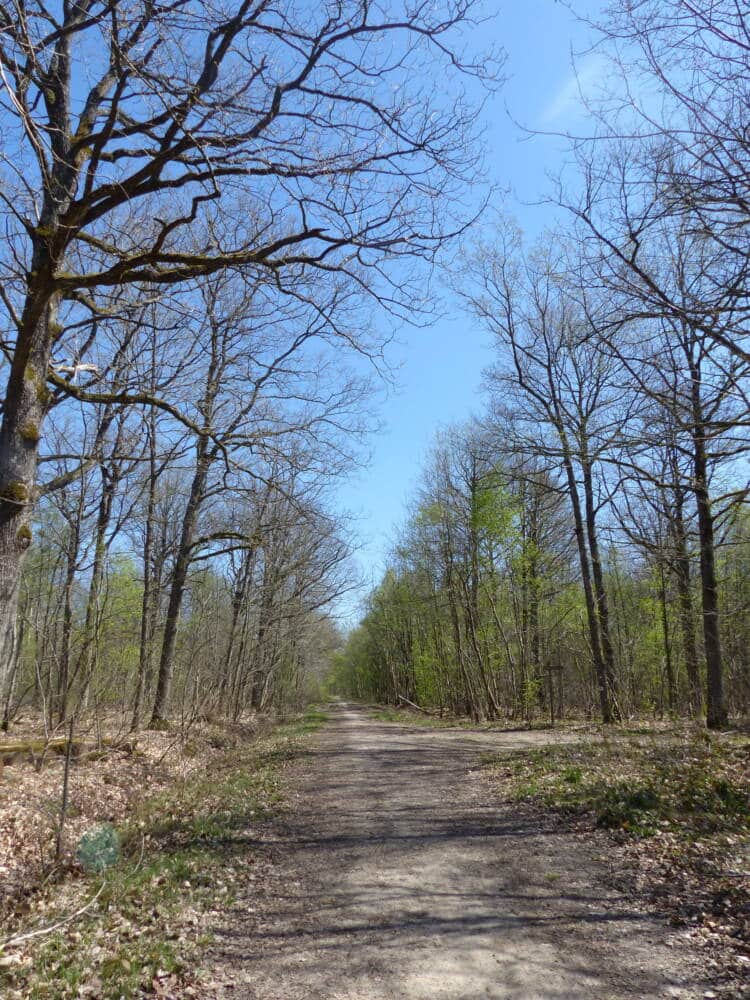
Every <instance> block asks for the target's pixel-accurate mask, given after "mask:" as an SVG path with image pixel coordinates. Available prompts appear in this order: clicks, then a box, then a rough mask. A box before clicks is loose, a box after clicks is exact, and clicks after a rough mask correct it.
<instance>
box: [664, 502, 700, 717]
mask: <svg viewBox="0 0 750 1000" xmlns="http://www.w3.org/2000/svg"><path fill="white" fill-rule="evenodd" d="M670 520H671V528H672V538H673V545H674V550H675V563H674V576H675V583H676V585H677V606H678V610H679V617H680V632H681V633H682V647H683V655H684V657H685V670H686V672H687V678H688V688H689V691H688V699H689V710H690V714H691V715H698V714H699V713H700V711H701V707H702V704H703V685H702V683H701V674H700V667H699V664H698V649H697V645H696V637H695V612H694V609H693V591H692V581H691V572H690V554H689V552H688V547H687V531H686V529H685V520H684V515H683V499H682V496H681V495H680V496H678V497H677V499H676V502H675V506H674V511H673V512H672V515H671V519H670Z"/></svg>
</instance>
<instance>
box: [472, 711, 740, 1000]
mask: <svg viewBox="0 0 750 1000" xmlns="http://www.w3.org/2000/svg"><path fill="white" fill-rule="evenodd" d="M485 762H486V764H487V765H488V767H489V768H490V770H491V773H492V776H493V778H500V779H502V785H501V786H500V787H501V790H502V792H503V794H505V795H507V796H508V797H510V798H511V799H514V800H516V801H521V802H526V803H529V804H532V805H536V806H537V807H543V808H546V809H552V810H554V811H555V812H556V813H557V814H558V815H559V816H561V817H562V818H563V820H564V821H565V822H567V823H568V824H569V825H572V826H574V827H575V828H577V829H579V830H581V831H583V832H584V833H585V832H591V831H592V830H594V829H596V828H598V829H601V830H605V831H607V832H608V834H609V839H610V841H613V842H615V843H616V844H617V845H619V850H616V852H615V854H614V855H613V856H612V869H613V875H614V877H615V879H616V881H617V883H618V885H619V887H620V888H622V889H623V890H624V891H627V892H629V893H633V892H635V893H637V894H638V895H639V896H640V897H641V898H643V899H644V900H647V901H648V902H649V904H650V905H652V906H653V907H655V908H656V909H657V910H658V911H660V912H662V913H664V914H666V915H667V916H668V917H669V919H670V922H671V923H672V924H673V925H674V926H676V927H681V928H683V929H684V930H685V932H686V933H689V934H690V936H691V938H692V939H693V940H694V942H695V943H696V945H699V946H703V947H705V948H706V949H707V950H708V951H707V954H706V958H705V962H706V965H707V967H708V968H710V969H712V970H713V971H714V973H715V975H716V977H717V982H718V983H719V986H718V987H717V988H718V989H720V990H721V992H720V994H717V995H721V996H725V997H730V996H731V997H744V996H750V740H748V739H747V737H745V736H743V735H739V734H729V733H725V734H721V735H708V734H707V733H706V732H704V731H697V730H675V731H674V732H671V733H658V732H648V731H646V732H645V733H642V734H638V735H634V734H629V735H628V734H618V735H615V736H612V737H609V738H608V737H607V736H606V735H605V736H603V737H602V738H601V739H597V740H596V741H594V740H591V741H587V742H585V743H579V744H576V745H560V746H551V747H545V748H544V749H538V750H530V751H514V752H509V753H502V754H496V755H495V754H493V755H492V756H491V757H490V756H488V757H487V758H486V761H485ZM709 952H710V953H709Z"/></svg>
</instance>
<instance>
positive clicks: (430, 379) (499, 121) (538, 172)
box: [339, 0, 604, 620]
mask: <svg viewBox="0 0 750 1000" xmlns="http://www.w3.org/2000/svg"><path fill="white" fill-rule="evenodd" d="M581 6H582V4H581V3H579V4H578V5H577V7H578V9H579V10H580V9H581ZM598 7H599V4H598V3H597V2H596V0H590V3H589V4H588V8H587V9H588V11H589V12H594V11H596V10H597V8H598ZM490 31H491V33H492V35H493V36H494V37H495V39H496V40H497V41H498V42H499V43H500V44H501V45H502V46H503V47H504V49H505V50H506V52H507V64H506V74H507V76H508V81H507V83H506V85H505V86H504V87H503V89H502V92H501V93H500V94H499V96H498V97H497V98H495V99H494V100H493V102H492V103H491V105H490V106H489V107H488V108H487V109H486V113H485V122H484V124H485V128H486V132H487V136H486V141H487V168H488V173H489V175H490V176H489V179H490V181H491V182H493V183H494V184H497V185H498V186H500V187H502V188H503V189H509V193H508V194H507V195H505V196H504V197H503V198H501V199H499V200H498V207H499V208H501V209H502V210H503V211H504V212H505V213H508V214H510V215H512V216H514V217H515V218H516V219H517V220H518V222H519V223H520V225H521V227H522V228H523V229H524V230H525V231H526V232H527V233H529V234H534V233H535V232H538V231H539V230H540V229H541V228H543V227H544V225H545V224H547V223H549V221H550V217H551V210H550V209H549V208H548V207H546V206H544V205H539V204H535V203H538V202H539V201H540V199H542V197H543V195H544V194H545V192H546V191H548V190H549V186H550V185H549V181H548V175H549V174H550V173H552V174H555V173H557V171H558V170H559V168H560V166H561V164H562V162H563V158H564V150H563V143H562V141H561V140H559V139H556V138H551V137H544V136H534V137H532V138H528V137H527V136H526V135H525V134H524V132H523V131H522V130H521V129H519V127H518V126H517V125H516V124H515V122H514V119H515V121H518V122H521V123H522V124H523V125H525V126H527V127H528V128H530V129H532V130H535V129H538V130H540V131H548V132H554V131H561V130H565V129H566V128H570V129H573V128H575V126H576V124H578V123H580V121H581V118H582V112H581V107H580V100H579V93H580V88H583V89H584V91H585V92H589V93H592V94H593V93H595V92H596V87H597V84H598V82H599V81H600V80H601V77H602V74H603V71H604V63H603V60H602V58H601V57H600V56H597V55H596V54H583V55H580V56H577V57H576V59H575V67H576V68H575V71H574V69H573V60H572V57H571V53H572V52H574V53H580V52H582V51H585V49H586V48H587V41H588V34H587V32H586V30H585V29H584V28H583V27H582V26H581V25H580V24H578V23H577V22H576V20H575V18H574V17H573V15H572V14H571V13H570V11H569V10H567V8H566V7H565V6H564V5H563V4H561V3H559V2H557V0H526V2H518V0H513V2H510V0H509V2H507V3H505V4H501V5H499V13H498V15H497V17H496V18H495V19H494V20H493V22H492V23H491V25H486V26H484V28H483V33H484V34H486V33H487V32H490ZM443 296H444V300H445V301H444V307H445V315H444V316H443V317H442V318H441V319H440V320H438V321H437V322H435V323H434V324H433V325H431V326H430V327H428V328H424V329H418V330H414V329H409V328H401V329H399V330H397V331H396V338H397V343H395V344H394V346H393V347H392V349H391V352H390V360H391V362H392V364H394V365H395V366H397V367H398V370H397V372H396V381H397V388H396V389H395V390H391V391H390V392H389V393H388V394H387V396H386V398H385V399H384V401H383V402H382V404H381V407H380V416H381V419H382V421H383V426H382V429H381V430H380V431H379V432H378V433H377V434H376V435H373V437H372V438H371V440H370V448H371V453H372V458H371V461H370V463H369V464H368V466H367V468H366V469H365V470H363V471H362V472H360V473H358V474H355V475H353V476H352V477H351V478H350V479H349V481H348V482H347V483H346V484H344V485H343V486H342V488H341V490H340V492H339V502H340V505H341V506H342V507H343V508H345V509H347V510H350V511H351V512H352V513H354V514H355V516H356V518H357V536H358V538H359V541H360V548H359V551H358V553H357V556H356V560H357V563H358V564H359V567H360V569H361V571H362V573H363V575H364V577H365V579H366V581H367V588H366V589H369V587H370V586H373V585H375V584H376V583H377V582H378V580H379V579H380V577H381V575H382V573H383V570H384V568H385V564H386V558H387V554H388V551H389V548H390V547H391V544H392V541H393V539H394V536H395V533H396V531H397V530H398V527H399V525H400V524H401V523H402V522H403V520H404V517H405V514H406V506H407V502H408V500H409V498H410V496H411V494H412V493H413V490H414V487H415V485H416V482H417V479H418V476H419V472H420V469H421V468H422V466H423V464H424V461H425V459H426V457H427V454H428V452H429V449H430V446H431V443H432V440H433V438H434V435H435V432H436V430H437V429H438V428H440V427H441V426H445V425H447V424H450V423H454V422H457V421H462V420H465V419H467V418H468V417H469V416H471V414H472V413H476V412H478V411H480V410H481V409H482V406H483V400H482V396H481V388H480V385H481V378H482V371H483V369H484V368H485V367H486V366H487V365H488V364H489V363H490V361H491V360H492V346H491V344H490V342H489V338H488V336H487V334H485V333H484V331H482V330H481V329H480V328H479V327H478V326H477V325H476V323H474V322H473V321H472V320H471V319H469V318H468V317H466V316H464V315H462V313H461V311H460V309H459V308H458V307H457V306H456V305H455V304H454V303H453V302H451V299H450V295H449V293H448V290H447V289H443ZM383 322H384V323H387V320H386V319H384V320H383ZM385 329H386V330H387V329H388V328H387V327H386V328H385ZM362 596H364V593H362V594H359V595H354V596H353V597H352V598H351V599H348V600H347V601H346V602H345V603H344V606H343V608H342V612H343V613H344V615H346V616H347V617H349V619H350V620H356V618H357V617H358V614H357V611H358V601H359V600H360V599H361V597H362Z"/></svg>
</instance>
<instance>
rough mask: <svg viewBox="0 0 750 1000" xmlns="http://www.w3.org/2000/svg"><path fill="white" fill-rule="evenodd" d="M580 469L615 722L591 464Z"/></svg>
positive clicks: (612, 657)
mask: <svg viewBox="0 0 750 1000" xmlns="http://www.w3.org/2000/svg"><path fill="white" fill-rule="evenodd" d="M582 468H583V491H584V497H585V503H586V536H587V539H588V544H589V555H590V557H591V574H592V576H593V581H594V594H595V597H596V616H597V619H598V621H599V634H600V636H601V643H602V660H603V667H604V681H605V684H606V685H607V696H608V697H607V701H608V703H609V710H610V713H611V715H612V717H613V718H614V719H619V718H620V711H619V709H618V707H617V688H616V672H615V651H614V649H613V647H612V638H611V636H610V631H609V603H608V601H607V590H606V587H605V586H604V573H603V571H602V561H601V556H600V554H599V536H598V532H597V528H596V505H595V502H594V483H593V476H592V470H591V465H590V463H589V461H588V458H587V456H585V455H584V459H583V463H582Z"/></svg>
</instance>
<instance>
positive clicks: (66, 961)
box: [0, 711, 325, 1000]
mask: <svg viewBox="0 0 750 1000" xmlns="http://www.w3.org/2000/svg"><path fill="white" fill-rule="evenodd" d="M324 719H325V716H324V715H323V714H322V713H320V712H316V711H308V713H307V714H306V715H305V716H302V717H300V718H299V719H296V720H295V721H293V722H290V723H287V724H286V725H282V726H278V727H276V728H275V729H274V730H273V731H272V732H271V733H269V734H267V735H266V736H263V737H261V738H260V739H259V740H257V741H255V742H253V743H251V744H244V745H242V744H241V745H239V746H237V745H232V746H228V747H227V748H226V749H225V751H224V752H223V753H222V754H221V756H220V757H219V758H214V759H213V760H212V764H211V767H210V769H208V770H206V771H204V772H203V773H202V774H201V775H196V774H192V775H191V776H190V777H188V778H186V779H184V780H182V781H179V782H176V783H175V784H174V785H172V786H170V787H169V788H167V789H165V790H162V791H160V792H159V793H158V794H156V795H152V796H150V797H147V798H145V799H143V800H142V802H141V803H140V804H139V805H138V806H137V808H135V809H134V810H133V812H132V813H131V815H130V816H129V817H128V818H127V820H126V821H125V822H124V823H123V824H121V826H120V828H119V832H120V835H121V837H122V841H123V857H122V860H121V861H120V862H119V863H118V864H117V865H115V866H114V867H113V868H111V869H108V870H107V871H106V872H105V873H104V874H103V875H96V874H93V873H92V874H88V875H87V874H84V873H83V872H82V871H81V870H76V869H71V870H70V872H69V875H68V877H67V878H66V879H65V880H64V881H63V882H61V883H58V884H55V885H54V886H53V885H50V886H49V887H48V888H47V889H46V890H44V891H43V892H42V893H41V895H40V898H39V901H38V905H36V906H35V909H34V919H33V923H31V922H30V923H28V924H26V925H25V926H24V925H23V924H20V925H17V926H16V927H15V928H14V936H16V935H18V934H20V933H23V932H29V931H33V930H34V929H35V928H37V927H40V926H51V925H54V924H55V923H57V922H58V921H62V920H65V919H66V918H68V917H69V916H70V915H71V914H74V913H76V912H77V911H79V910H80V909H81V908H82V907H86V906H87V904H88V908H87V909H86V910H85V911H84V912H83V913H82V914H81V916H80V917H79V918H78V919H76V920H72V921H70V922H69V923H66V924H64V925H63V926H62V927H60V928H59V929H58V930H56V931H54V932H53V933H49V934H45V935H43V936H40V937H37V938H33V939H29V940H28V941H26V942H22V943H20V944H19V945H18V946H15V947H9V948H7V949H6V950H5V952H3V953H2V954H0V986H1V987H2V989H1V990H0V992H2V995H3V996H8V997H9V998H18V1000H21V998H23V1000H63V998H72V997H92V998H94V997H96V998H102V1000H106V998H113V1000H114V998H119V997H122V996H127V997H137V996H148V995H155V996H162V997H168V996H172V995H173V994H174V993H176V992H177V991H179V993H180V995H181V996H196V997H198V996H201V995H203V992H202V987H201V977H200V971H199V969H198V968H197V966H198V962H199V957H200V952H201V950H202V948H203V947H205V946H206V945H207V944H208V943H209V936H208V935H207V934H206V933H205V931H204V928H205V927H206V926H207V925H208V923H209V922H210V919H211V915H212V913H215V912H216V911H217V910H221V909H222V908H224V907H226V906H227V905H228V904H230V903H231V901H232V899H233V897H234V895H235V894H236V893H237V892H238V891H241V889H242V887H243V886H246V885H247V884H249V883H251V882H254V881H255V880H256V879H258V878H262V877H263V869H264V867H266V866H267V865H268V860H267V858H265V857H264V856H263V853H262V852H261V851H260V850H259V849H258V846H259V845H258V839H259V835H258V830H257V827H258V824H260V823H261V822H262V820H263V819H264V818H267V817H269V816H270V815H272V814H273V813H274V811H275V810H276V809H277V808H278V807H279V805H280V802H281V781H282V772H283V769H284V767H285V765H286V763H287V762H288V761H290V760H291V759H293V758H294V757H295V756H297V755H298V754H299V753H300V752H301V751H302V744H303V741H304V737H305V736H306V735H307V734H308V733H310V732H312V731H314V729H316V728H317V727H318V726H319V725H320V724H321V722H322V721H323V720H324Z"/></svg>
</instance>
